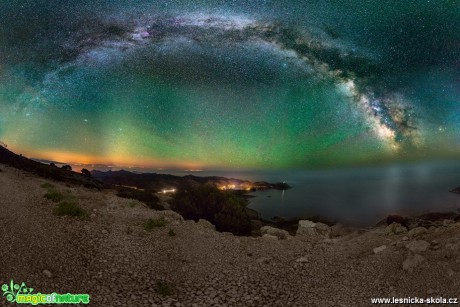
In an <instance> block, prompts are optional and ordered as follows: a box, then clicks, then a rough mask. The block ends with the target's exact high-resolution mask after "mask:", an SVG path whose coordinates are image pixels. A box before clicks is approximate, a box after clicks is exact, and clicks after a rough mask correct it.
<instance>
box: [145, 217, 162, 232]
mask: <svg viewBox="0 0 460 307" xmlns="http://www.w3.org/2000/svg"><path fill="white" fill-rule="evenodd" d="M164 226H166V221H165V220H164V219H163V218H160V219H148V220H147V222H145V223H144V229H145V230H147V231H151V230H152V229H153V228H157V227H164Z"/></svg>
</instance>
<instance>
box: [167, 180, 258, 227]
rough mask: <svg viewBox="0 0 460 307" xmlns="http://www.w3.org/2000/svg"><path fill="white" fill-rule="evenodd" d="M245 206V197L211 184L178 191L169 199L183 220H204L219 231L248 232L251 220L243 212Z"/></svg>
mask: <svg viewBox="0 0 460 307" xmlns="http://www.w3.org/2000/svg"><path fill="white" fill-rule="evenodd" d="M246 205H247V200H246V199H244V198H241V197H237V196H236V195H235V194H233V193H232V192H230V191H221V190H219V189H218V188H217V187H216V186H214V185H202V186H198V187H195V188H190V189H188V190H181V191H179V192H178V193H177V194H176V195H175V196H174V198H173V200H172V203H171V208H172V209H173V210H175V211H177V212H179V213H180V214H181V215H182V216H183V217H184V218H186V219H192V220H195V221H197V220H199V219H206V220H208V221H210V222H211V223H213V224H214V225H215V226H216V229H217V230H219V231H229V232H232V233H233V234H236V235H248V234H250V232H251V220H250V218H249V216H248V215H247V213H246Z"/></svg>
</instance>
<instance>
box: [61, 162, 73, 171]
mask: <svg viewBox="0 0 460 307" xmlns="http://www.w3.org/2000/svg"><path fill="white" fill-rule="evenodd" d="M61 168H62V169H63V170H65V171H71V170H72V166H70V165H68V164H66V165H63V166H62V167H61Z"/></svg>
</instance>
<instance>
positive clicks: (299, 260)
mask: <svg viewBox="0 0 460 307" xmlns="http://www.w3.org/2000/svg"><path fill="white" fill-rule="evenodd" d="M295 262H298V263H306V262H308V258H307V257H300V258H299V259H297V260H296V261H295Z"/></svg>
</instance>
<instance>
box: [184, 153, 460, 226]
mask: <svg viewBox="0 0 460 307" xmlns="http://www.w3.org/2000/svg"><path fill="white" fill-rule="evenodd" d="M184 174H185V173H183V174H182V173H181V174H179V175H184ZM194 174H195V175H198V176H207V175H218V176H226V177H234V178H241V179H249V180H265V181H269V182H278V181H286V182H287V183H288V184H289V185H291V186H292V189H290V190H286V191H277V190H269V191H257V192H254V193H252V195H254V196H256V197H254V198H251V200H250V205H249V207H250V208H252V209H255V210H257V211H258V212H260V214H261V215H262V217H264V218H266V219H270V218H272V217H274V216H280V217H286V218H289V217H298V216H302V215H316V214H318V215H321V216H325V217H327V218H329V219H334V220H339V221H341V222H344V223H351V224H356V225H371V224H374V223H375V222H377V221H379V220H380V219H382V218H383V217H385V216H386V215H387V214H389V213H401V214H420V213H424V212H429V211H457V209H458V208H460V195H458V194H453V193H450V192H449V190H450V189H453V188H455V187H457V186H460V162H458V161H456V162H430V163H418V164H401V165H390V166H388V165H387V166H379V167H369V168H352V169H340V170H320V171H317V170H316V171H281V172H280V171H277V172H273V171H272V172H269V171H257V172H200V173H194Z"/></svg>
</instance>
